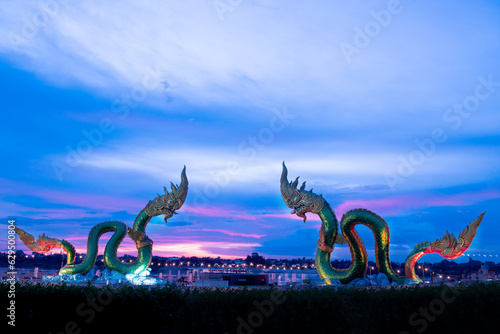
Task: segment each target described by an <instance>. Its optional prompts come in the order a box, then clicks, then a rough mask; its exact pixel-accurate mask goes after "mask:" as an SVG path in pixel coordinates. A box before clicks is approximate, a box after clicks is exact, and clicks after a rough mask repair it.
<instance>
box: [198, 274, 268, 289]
mask: <svg viewBox="0 0 500 334" xmlns="http://www.w3.org/2000/svg"><path fill="white" fill-rule="evenodd" d="M200 280H203V281H207V280H214V281H227V282H228V285H229V286H239V285H268V284H269V275H267V274H249V273H210V272H207V273H201V274H200Z"/></svg>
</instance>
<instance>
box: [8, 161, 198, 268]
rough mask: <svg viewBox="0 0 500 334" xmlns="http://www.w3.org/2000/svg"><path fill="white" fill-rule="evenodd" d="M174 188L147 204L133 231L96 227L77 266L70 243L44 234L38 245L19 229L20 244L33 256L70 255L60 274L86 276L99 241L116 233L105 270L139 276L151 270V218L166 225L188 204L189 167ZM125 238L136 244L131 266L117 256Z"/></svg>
mask: <svg viewBox="0 0 500 334" xmlns="http://www.w3.org/2000/svg"><path fill="white" fill-rule="evenodd" d="M171 188H172V191H171V192H169V191H168V190H167V188H165V187H163V189H164V194H163V195H160V194H158V196H157V197H156V198H155V199H153V200H151V201H149V202H148V204H147V205H146V207H145V208H144V209H142V211H141V212H140V213H139V214H138V215H137V217H136V218H135V220H134V224H133V226H132V228H130V227H128V226H127V225H126V224H125V223H122V222H119V221H106V222H102V223H100V224H97V225H96V226H94V227H93V228H92V229H91V230H90V233H89V236H88V239H87V255H86V256H85V259H84V260H83V261H82V262H81V263H79V264H74V262H75V259H76V251H75V248H74V247H73V245H71V243H69V242H68V241H66V240H64V239H62V240H59V239H55V238H49V237H47V236H45V233H44V234H43V235H42V236H39V237H38V239H37V240H36V241H35V239H34V238H33V236H32V235H31V234H29V233H27V232H25V231H23V230H22V229H20V228H17V227H16V229H15V230H16V233H17V234H18V235H19V238H20V239H21V241H22V242H23V243H24V244H25V245H26V246H27V247H28V248H30V249H31V250H32V251H34V252H37V253H46V252H48V251H50V250H51V249H54V248H62V250H63V251H64V252H65V253H66V254H67V261H66V265H65V266H64V267H63V268H61V270H60V271H59V274H69V275H74V274H85V273H86V272H88V271H89V270H90V269H91V268H92V267H93V266H94V265H95V262H96V260H97V255H98V241H99V239H100V237H101V236H102V235H103V234H104V233H108V232H114V233H113V235H112V236H111V238H110V239H109V241H108V242H107V243H106V248H105V249H104V256H103V261H104V265H105V266H106V268H108V269H110V270H115V271H117V272H119V273H121V274H124V275H125V274H129V273H132V274H138V273H140V272H142V271H144V270H146V269H147V268H148V267H149V265H150V263H151V258H152V254H153V241H152V240H151V239H150V238H149V237H148V236H147V235H146V226H147V224H148V223H149V221H150V220H151V218H153V217H155V216H159V215H165V218H164V220H165V223H166V222H167V219H169V218H171V217H172V216H173V215H174V214H176V210H178V209H180V207H181V206H182V205H183V204H184V201H185V200H186V196H187V191H188V180H187V177H186V167H184V169H183V170H182V173H181V184H180V185H179V186H177V185H174V184H173V183H171ZM126 235H128V236H129V237H130V238H131V239H132V241H134V243H135V245H136V247H137V252H138V255H137V259H136V260H135V261H133V262H128V263H127V262H123V261H120V260H119V259H118V254H117V253H118V247H119V246H120V244H121V242H122V241H123V239H124V238H125V236H126Z"/></svg>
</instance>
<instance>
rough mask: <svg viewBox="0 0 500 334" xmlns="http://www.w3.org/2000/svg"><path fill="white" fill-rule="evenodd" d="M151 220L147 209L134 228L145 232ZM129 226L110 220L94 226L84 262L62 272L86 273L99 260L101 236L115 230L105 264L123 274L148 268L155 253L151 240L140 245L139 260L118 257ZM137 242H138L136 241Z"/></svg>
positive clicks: (105, 253)
mask: <svg viewBox="0 0 500 334" xmlns="http://www.w3.org/2000/svg"><path fill="white" fill-rule="evenodd" d="M150 220H151V217H150V216H148V215H147V214H146V212H145V210H143V211H141V213H140V214H139V215H138V216H137V218H136V220H135V222H134V227H133V229H134V230H135V231H138V232H143V233H144V231H145V229H146V225H147V223H148V222H149V221H150ZM127 230H128V227H127V225H125V224H124V223H122V222H119V221H108V222H103V223H100V224H98V225H96V226H94V227H93V228H92V229H91V230H90V233H89V237H88V241H87V256H86V257H85V259H84V260H83V262H82V263H80V264H76V265H66V266H64V267H63V268H61V271H60V274H68V275H74V274H85V273H86V272H87V271H89V270H90V269H91V268H92V267H93V266H94V265H95V262H96V260H97V254H98V250H99V249H98V247H99V246H98V245H99V243H98V242H99V238H100V237H101V236H102V235H103V234H104V233H108V232H114V234H113V236H112V237H111V238H110V239H109V241H108V243H107V244H106V248H105V249H104V257H103V258H104V265H105V266H106V267H107V268H108V269H110V270H115V271H117V272H119V273H121V274H124V275H125V274H128V273H133V274H138V273H140V272H141V271H144V270H146V269H147V268H148V267H149V264H150V263H151V258H152V254H153V244H152V242H150V243H149V244H148V245H144V246H142V247H140V246H139V245H138V255H137V260H136V261H135V262H132V263H125V262H122V261H120V260H119V259H118V254H117V252H118V247H119V246H120V244H121V242H122V241H123V238H125V236H126V235H127ZM136 244H137V242H136Z"/></svg>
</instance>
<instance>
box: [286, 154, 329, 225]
mask: <svg viewBox="0 0 500 334" xmlns="http://www.w3.org/2000/svg"><path fill="white" fill-rule="evenodd" d="M298 184H299V177H297V178H296V179H295V181H293V182H288V170H287V169H286V166H285V163H284V162H283V172H282V173H281V196H282V197H283V201H285V204H286V205H287V206H288V207H289V208H290V209H293V211H292V212H291V213H292V214H294V213H295V214H296V215H297V216H299V217H301V218H303V219H304V222H305V221H306V219H307V218H306V215H305V214H306V212H312V213H316V214H317V213H319V212H320V211H321V209H323V206H324V205H325V200H324V199H323V196H322V195H316V194H315V193H313V192H312V189H311V190H309V191H307V190H305V188H306V182H305V181H304V183H302V186H301V187H300V189H297V185H298Z"/></svg>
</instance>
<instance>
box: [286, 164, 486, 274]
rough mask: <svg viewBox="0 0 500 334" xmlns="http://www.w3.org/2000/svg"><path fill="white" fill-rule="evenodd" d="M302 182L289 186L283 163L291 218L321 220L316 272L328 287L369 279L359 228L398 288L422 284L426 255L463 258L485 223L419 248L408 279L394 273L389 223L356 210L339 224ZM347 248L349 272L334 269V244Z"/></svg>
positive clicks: (381, 269) (475, 223)
mask: <svg viewBox="0 0 500 334" xmlns="http://www.w3.org/2000/svg"><path fill="white" fill-rule="evenodd" d="M298 181H299V178H298V177H297V178H296V179H295V181H293V182H288V170H287V168H286V166H285V164H284V163H283V171H282V174H281V195H282V197H283V200H284V201H285V204H286V205H287V206H288V207H289V208H291V209H293V211H292V214H296V215H297V216H299V217H301V218H302V219H303V220H304V222H305V221H306V215H305V214H306V213H307V212H311V213H315V214H317V215H318V216H319V217H320V219H321V229H320V231H319V237H320V238H319V240H318V242H317V245H318V247H317V249H316V269H317V271H318V274H319V276H320V277H321V278H322V279H323V280H324V282H325V283H327V284H331V283H332V281H333V280H339V281H340V282H341V283H349V282H351V281H352V280H354V279H356V278H362V277H364V276H365V275H366V272H367V269H368V256H367V253H366V248H365V246H364V243H363V240H362V239H361V237H360V235H359V234H358V233H357V232H356V229H355V227H356V226H357V225H364V226H366V227H368V228H369V229H370V230H371V231H372V232H373V235H374V238H375V260H376V264H377V269H378V271H379V272H380V273H383V274H385V275H386V276H387V278H388V279H389V280H390V281H392V282H396V283H398V284H403V283H405V280H406V278H411V279H414V280H417V281H419V282H421V280H420V278H419V277H418V276H417V274H416V273H415V264H416V262H417V260H418V259H419V258H421V257H422V256H423V255H425V254H430V253H438V254H440V255H442V256H443V257H445V258H447V259H454V258H457V257H459V256H460V255H462V254H463V253H464V252H465V251H466V250H467V248H468V247H469V246H470V244H471V243H472V240H473V239H474V237H475V235H476V231H477V228H478V227H479V224H480V223H481V221H482V219H483V215H484V213H482V214H481V215H480V216H479V217H478V218H477V219H475V220H474V221H473V222H472V223H470V224H469V225H468V226H467V227H466V228H465V230H463V231H462V232H460V234H459V236H458V240H457V238H456V237H455V236H454V235H453V234H450V233H448V231H446V234H445V236H444V237H443V238H441V239H438V240H436V241H433V242H427V241H425V242H421V243H419V244H417V245H416V246H415V247H414V249H413V250H412V252H411V253H410V255H408V257H407V258H406V260H405V276H406V277H405V276H400V275H398V274H396V273H395V272H394V270H393V269H392V266H391V261H390V259H389V243H390V233H389V226H388V225H387V223H386V222H385V221H384V220H383V219H382V218H381V217H380V216H378V215H377V214H375V213H373V212H371V211H369V210H366V209H354V210H351V211H348V212H346V213H345V214H344V215H343V217H342V219H341V220H340V223H339V221H338V220H337V217H336V215H335V213H334V211H333V210H332V208H331V207H330V204H328V202H327V201H326V200H325V199H324V198H323V196H322V195H317V194H315V193H313V191H312V189H311V190H309V191H307V190H305V186H306V185H305V182H304V183H303V184H302V186H301V187H300V189H297V185H298ZM346 243H347V244H348V246H349V250H350V252H351V259H352V262H351V266H350V267H349V268H347V269H337V268H334V267H333V266H332V264H331V262H330V256H331V253H332V252H333V249H334V245H335V244H339V245H342V244H346Z"/></svg>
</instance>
